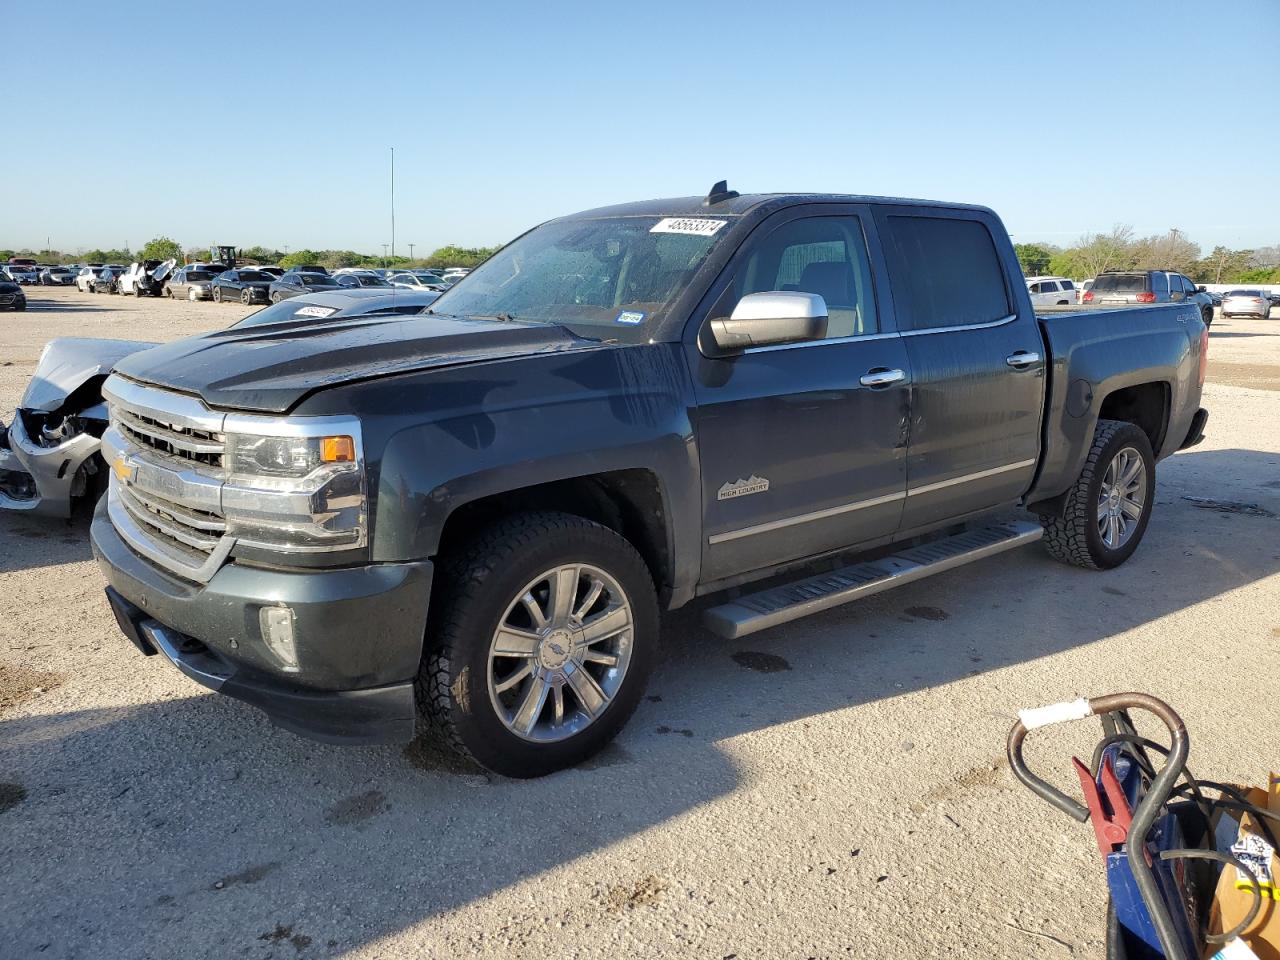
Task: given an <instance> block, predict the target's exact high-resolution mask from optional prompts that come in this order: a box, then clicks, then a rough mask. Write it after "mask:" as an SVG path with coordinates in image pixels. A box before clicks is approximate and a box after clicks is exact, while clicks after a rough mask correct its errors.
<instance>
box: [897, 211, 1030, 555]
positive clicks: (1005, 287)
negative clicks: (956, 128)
mask: <svg viewBox="0 0 1280 960" xmlns="http://www.w3.org/2000/svg"><path fill="white" fill-rule="evenodd" d="M876 217H877V223H878V224H879V227H880V235H881V238H882V242H883V244H884V247H885V254H886V257H887V259H888V262H889V273H890V278H891V281H892V283H891V286H892V289H893V299H894V306H895V310H896V313H897V322H898V325H899V328H900V329H901V330H902V336H903V339H904V341H905V342H906V347H907V359H908V362H909V363H910V365H911V372H912V377H913V380H914V385H913V390H912V399H911V433H910V445H909V449H908V452H907V499H906V506H905V508H904V511H903V518H902V532H904V533H905V532H906V531H908V530H913V529H917V528H920V527H925V526H929V525H932V524H935V523H938V522H939V521H943V520H947V519H952V518H959V517H961V516H963V515H965V514H968V513H972V512H974V511H979V510H984V509H987V508H989V507H994V506H998V505H1000V504H1004V503H1008V502H1010V501H1013V500H1016V499H1017V498H1018V497H1020V496H1021V495H1022V494H1023V493H1025V492H1026V490H1027V489H1028V488H1029V487H1030V486H1031V480H1032V478H1033V476H1034V474H1035V468H1036V463H1037V459H1038V457H1039V453H1040V420H1041V411H1042V406H1043V403H1044V392H1045V368H1044V351H1045V347H1044V344H1043V341H1042V339H1041V336H1040V328H1039V325H1038V323H1037V321H1036V319H1035V315H1034V313H1033V312H1032V310H1031V307H1030V304H1029V303H1028V301H1027V298H1025V297H1022V296H1020V295H1019V296H1015V295H1014V293H1015V290H1014V287H1013V286H1012V284H1011V283H1010V278H1011V277H1013V278H1018V276H1019V275H1018V273H1017V272H1016V271H1015V270H1014V268H1013V265H1014V264H1015V263H1016V261H1015V260H1014V257H1013V248H1012V247H1011V246H1010V244H1009V241H1008V238H1007V235H1006V234H1005V232H1004V229H1003V227H1002V226H1001V225H1000V223H999V221H998V220H996V218H995V217H994V216H992V215H991V214H988V213H986V212H985V211H976V210H947V209H938V208H922V207H884V208H879V207H878V208H877V212H876ZM997 238H999V239H998V240H997ZM1014 282H1017V283H1021V280H1020V279H1016V280H1015V281H1014ZM1019 293H1020V291H1019Z"/></svg>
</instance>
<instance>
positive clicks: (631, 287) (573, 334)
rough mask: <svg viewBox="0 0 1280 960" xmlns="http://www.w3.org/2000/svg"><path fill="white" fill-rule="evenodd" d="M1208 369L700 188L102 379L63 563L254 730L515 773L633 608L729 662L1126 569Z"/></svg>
mask: <svg viewBox="0 0 1280 960" xmlns="http://www.w3.org/2000/svg"><path fill="white" fill-rule="evenodd" d="M1206 344H1207V339H1206V330H1205V326H1204V324H1203V322H1202V321H1201V318H1200V312H1199V310H1198V309H1196V306H1195V305H1194V304H1189V303H1180V304H1170V305H1167V306H1155V307H1146V308H1143V307H1135V308H1130V309H1117V310H1092V311H1083V312H1075V313H1063V314H1059V315H1056V316H1052V317H1044V318H1037V316H1036V315H1035V313H1034V312H1033V310H1032V307H1031V302H1030V299H1029V296H1028V292H1027V287H1026V284H1025V283H1024V282H1023V278H1022V274H1021V271H1020V270H1019V267H1018V261H1017V259H1016V258H1015V256H1014V251H1013V247H1012V245H1011V243H1010V241H1009V237H1008V235H1007V234H1006V232H1005V230H1004V227H1003V226H1002V224H1001V222H1000V220H999V219H998V218H997V217H996V215H995V214H994V213H992V212H991V211H990V210H988V209H986V208H984V207H977V206H965V205H960V204H947V203H926V202H920V201H912V200H889V199H876V198H870V197H851V196H829V195H757V196H740V195H738V194H737V193H735V192H733V191H730V190H728V189H727V188H726V187H725V185H724V184H723V183H720V184H717V185H716V187H715V188H713V190H712V192H711V193H710V194H709V195H708V196H706V197H705V198H704V197H693V198H685V199H676V200H653V201H647V202H642V203H632V204H625V205H621V206H614V207H607V208H604V209H599V210H592V211H589V212H586V213H581V214H577V215H574V216H569V217H564V218H562V219H558V220H552V221H550V222H548V223H544V224H543V225H542V226H539V227H537V228H535V229H533V230H530V231H529V232H528V233H525V234H524V235H523V236H521V237H519V238H518V239H516V240H515V241H513V242H512V243H510V244H509V245H507V246H506V247H504V248H502V250H501V251H499V252H498V253H497V254H495V255H494V256H493V257H492V258H491V259H490V260H488V261H487V262H486V263H484V264H483V265H482V266H480V267H478V268H476V269H475V270H473V271H472V272H471V274H470V275H469V276H467V277H466V278H465V279H464V280H462V281H461V282H460V283H458V284H457V285H456V286H455V287H453V288H452V289H450V290H449V291H448V292H447V293H445V294H443V295H442V296H441V297H440V298H439V299H438V300H437V301H435V303H434V304H433V305H432V308H431V310H430V311H429V312H428V313H426V314H424V315H419V316H408V317H404V316H396V317H387V316H377V317H341V318H339V317H332V318H329V317H320V316H316V317H314V318H311V317H304V316H302V315H298V316H297V317H295V318H294V319H291V320H288V321H285V322H280V323H268V324H262V325H257V326H253V327H248V328H243V327H241V328H231V329H228V330H220V331H215V332H213V333H208V334H204V335H201V336H197V337H193V338H190V339H185V340H179V341H176V342H173V343H169V344H165V345H162V346H158V347H154V348H152V349H149V350H145V351H142V352H139V353H134V354H132V355H130V356H127V357H125V358H123V359H122V360H120V361H119V363H118V365H117V366H116V368H115V372H114V373H113V375H112V376H111V377H110V378H109V379H108V380H107V381H106V383H105V385H104V396H105V397H106V399H107V402H108V404H109V425H108V428H107V430H106V432H105V434H104V435H103V438H102V444H103V454H104V458H105V461H106V464H107V465H108V466H109V468H110V484H109V487H108V492H107V495H106V496H105V497H104V498H103V501H102V502H101V504H100V505H99V508H98V511H97V513H96V515H95V519H94V523H93V531H92V535H93V545H94V552H95V554H96V556H97V558H98V562H99V564H100V566H101V568H102V570H103V572H104V574H105V576H106V578H107V580H108V582H109V584H110V586H109V588H108V591H107V592H108V595H109V598H110V601H111V605H112V607H113V609H114V611H115V614H116V617H117V620H118V621H119V625H120V627H121V629H122V630H123V631H124V633H125V634H126V635H127V636H128V638H129V639H130V640H131V641H132V642H133V643H134V644H135V645H136V646H137V647H138V648H139V649H140V650H141V651H142V652H143V653H146V654H153V653H157V652H158V653H161V654H163V655H164V657H165V658H167V659H168V660H170V661H172V663H173V664H174V665H175V666H176V667H177V668H178V669H179V670H181V671H182V672H184V673H185V674H187V676H189V677H191V678H193V679H195V680H196V681H198V682H199V683H202V684H204V685H205V686H207V687H211V688H213V689H215V690H221V691H222V692H223V693H225V694H228V695H230V696H232V697H237V698H239V699H241V700H244V701H248V702H249V703H251V704H254V705H256V706H257V707H259V708H261V709H262V710H263V711H265V712H266V713H267V715H268V716H269V717H270V718H271V719H272V720H273V721H274V722H275V723H276V724H278V725H279V726H282V727H284V728H287V729H289V730H292V731H295V732H298V733H301V734H304V735H308V736H312V737H316V738H319V739H324V740H328V741H334V742H344V743H377V742H388V741H396V740H401V739H408V738H409V737H411V736H413V735H414V732H415V729H416V728H417V727H418V726H419V725H422V726H424V727H427V728H430V729H433V730H434V731H436V732H437V733H438V735H439V736H441V737H442V738H443V739H444V740H445V741H447V742H448V743H450V744H452V746H453V747H454V748H456V749H457V750H459V751H461V752H462V753H464V754H465V755H468V756H470V757H471V758H473V759H474V760H475V761H477V762H479V763H480V764H482V765H483V766H485V767H488V768H490V769H492V770H494V771H498V772H500V773H503V774H508V775H513V776H534V775H539V774H544V773H547V772H549V771H552V770H555V769H558V768H562V767H565V766H567V765H570V764H573V763H576V762H578V761H580V760H582V759H583V758H585V757H586V756H588V755H590V754H591V753H592V752H593V751H595V750H598V749H599V748H600V747H602V746H603V745H604V744H605V743H607V742H608V741H609V740H610V738H612V737H613V736H614V735H615V734H616V733H617V732H618V730H619V729H620V728H621V727H622V725H623V724H624V723H625V722H626V720H627V718H628V717H629V716H630V714H631V713H632V711H633V709H634V708H635V706H636V704H637V702H638V701H639V699H640V697H641V694H642V692H643V690H644V687H645V683H646V680H647V678H648V676H649V673H650V671H651V669H652V668H653V665H654V662H655V658H656V653H657V645H658V632H659V613H660V610H662V609H671V608H675V607H680V606H682V605H684V604H687V603H689V602H690V601H693V600H694V599H695V598H701V597H706V598H707V599H706V600H703V601H701V602H702V604H703V605H705V607H706V609H705V611H704V617H705V622H706V623H707V625H708V626H709V628H710V629H712V630H714V631H717V632H719V633H722V634H724V635H727V636H731V637H737V636H743V635H746V634H749V633H751V632H752V631H755V630H760V629H764V628H767V627H771V626H774V625H776V624H780V623H784V622H786V621H788V620H791V619H794V618H796V617H799V616H802V615H805V614H808V613H812V612H815V611H819V610H823V609H827V608H829V607H832V606H834V605H836V604H839V603H843V602H846V601H850V600H854V599H857V598H859V597H862V596H866V595H868V594H872V593H875V592H877V591H879V590H884V589H886V588H889V587H892V586H896V585H899V584H903V583H908V582H911V581H913V580H916V579H919V578H921V577H924V576H927V575H929V574H931V573H935V572H937V571H941V570H946V569H950V568H952V567H955V566H957V565H959V564H961V563H965V562H967V561H970V560H976V559H979V558H982V557H986V556H990V555H992V554H995V553H998V552H1000V551H1003V550H1008V549H1010V548H1013V547H1017V546H1020V545H1022V544H1025V543H1029V542H1030V541H1033V540H1037V539H1043V541H1044V543H1045V545H1046V546H1047V547H1048V549H1049V551H1050V553H1052V554H1053V555H1054V556H1055V557H1057V558H1058V559H1060V560H1063V561H1065V562H1068V563H1073V564H1077V565H1080V566H1084V567H1092V568H1107V567H1114V566H1116V565H1117V564H1120V563H1122V562H1124V560H1126V559H1127V558H1128V557H1129V555H1130V554H1132V553H1133V551H1134V549H1135V548H1136V547H1137V546H1138V543H1139V541H1140V540H1141V539H1142V536H1143V532H1144V531H1145V529H1146V526H1147V523H1148V521H1149V520H1150V518H1151V511H1152V507H1153V504H1154V492H1155V466H1156V463H1157V462H1158V461H1159V460H1160V459H1161V458H1163V457H1167V456H1169V455H1170V454H1172V453H1174V452H1175V451H1177V450H1179V449H1181V448H1183V447H1187V446H1190V445H1192V444H1194V443H1196V442H1197V441H1198V440H1199V439H1200V438H1201V435H1202V432H1203V428H1204V424H1205V419H1206V412H1205V411H1204V410H1202V409H1200V405H1199V403H1200V393H1201V384H1202V382H1203V379H1204V372H1205V359H1206ZM1010 511H1022V512H1010ZM730 588H734V589H732V590H731V589H730Z"/></svg>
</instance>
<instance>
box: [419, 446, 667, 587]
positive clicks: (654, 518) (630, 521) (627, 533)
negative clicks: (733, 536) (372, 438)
mask: <svg viewBox="0 0 1280 960" xmlns="http://www.w3.org/2000/svg"><path fill="white" fill-rule="evenodd" d="M531 510H558V511H561V512H563V513H572V514H575V515H576V516H580V517H585V518H586V519H588V520H594V521H595V522H596V523H599V524H601V525H603V526H606V527H608V528H609V529H610V530H613V531H614V532H615V533H617V534H619V535H620V536H622V537H624V538H626V539H627V540H628V541H629V542H630V543H631V545H632V546H634V547H635V548H636V550H638V551H639V553H640V556H641V557H643V558H644V562H645V564H646V565H647V566H648V567H649V572H650V573H651V574H652V575H653V580H654V583H655V584H656V585H657V587H658V589H659V590H662V589H663V588H670V586H671V579H672V578H671V551H670V547H669V541H668V538H667V513H666V508H665V506H664V505H663V500H662V490H661V488H660V486H659V485H658V478H657V477H656V476H655V475H654V474H653V473H651V472H649V471H648V470H615V471H611V472H609V473H600V474H594V475H592V476H588V477H572V478H570V479H566V480H556V481H553V482H551V483H540V484H537V485H535V486H531V487H523V488H520V489H518V490H506V491H503V492H502V493H498V494H493V495H492V496H488V497H481V498H480V499H478V500H472V501H470V502H468V503H464V504H463V505H462V506H460V507H458V508H457V509H456V510H454V511H453V513H451V514H449V517H448V519H447V520H446V521H445V525H444V529H443V531H441V534H440V549H439V551H438V554H439V555H448V554H450V553H454V552H456V551H457V550H458V549H459V548H460V547H461V546H462V544H463V542H464V540H465V539H467V538H469V537H472V536H474V535H475V533H476V531H477V530H478V529H480V528H481V527H482V526H487V525H488V524H490V523H492V522H494V521H495V520H498V519H500V518H502V517H505V516H510V515H511V514H514V513H526V512H528V511H531Z"/></svg>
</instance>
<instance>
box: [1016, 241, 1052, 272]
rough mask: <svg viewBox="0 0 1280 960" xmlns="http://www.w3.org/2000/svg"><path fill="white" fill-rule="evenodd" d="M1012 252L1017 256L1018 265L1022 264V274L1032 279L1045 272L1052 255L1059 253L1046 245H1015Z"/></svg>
mask: <svg viewBox="0 0 1280 960" xmlns="http://www.w3.org/2000/svg"><path fill="white" fill-rule="evenodd" d="M1013 252H1014V253H1015V254H1017V256H1018V263H1020V264H1022V272H1023V273H1025V274H1026V275H1027V276H1029V277H1034V276H1037V275H1039V274H1043V273H1044V272H1045V271H1047V270H1048V269H1049V262H1050V261H1051V260H1052V259H1053V256H1054V254H1056V253H1059V252H1060V251H1059V249H1058V248H1057V247H1053V246H1050V245H1049V244H1046V243H1015V244H1014V245H1013Z"/></svg>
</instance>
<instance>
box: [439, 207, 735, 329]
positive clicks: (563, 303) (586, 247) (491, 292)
mask: <svg viewBox="0 0 1280 960" xmlns="http://www.w3.org/2000/svg"><path fill="white" fill-rule="evenodd" d="M726 223H727V221H726V220H722V219H710V218H659V217H614V218H608V219H601V220H557V221H553V222H552V223H547V224H544V225H542V226H541V227H538V228H537V229H536V230H533V231H531V232H530V233H527V234H525V235H524V236H523V237H521V238H520V239H519V240H516V241H515V242H514V243H512V244H510V245H509V246H507V247H504V248H503V249H502V250H500V251H499V252H498V253H496V254H494V255H493V256H492V257H491V258H490V259H488V260H486V261H485V262H484V263H483V264H481V265H480V266H479V267H477V268H476V269H474V270H472V271H471V273H470V274H469V275H468V276H467V279H466V283H463V284H460V285H459V286H456V287H454V288H452V289H451V290H449V291H448V292H447V293H445V294H444V295H443V296H441V297H440V299H439V300H437V301H436V302H435V303H434V304H433V305H432V312H433V313H447V314H452V315H454V316H463V317H474V316H483V317H489V316H497V317H509V318H511V319H516V320H532V321H536V322H543V323H563V324H565V325H568V326H575V325H586V326H598V327H607V328H612V329H614V330H617V329H619V328H620V327H621V328H625V327H628V326H629V327H640V326H646V325H648V324H650V323H651V322H652V321H654V320H657V319H659V318H660V317H661V316H662V315H663V313H664V312H665V311H666V309H667V308H668V306H669V305H670V303H671V301H672V300H674V299H675V297H676V295H677V294H678V293H679V292H680V290H681V288H682V287H684V286H685V285H686V284H687V283H688V282H689V280H690V278H691V277H692V276H693V274H694V272H695V271H696V270H697V269H698V267H699V266H700V265H701V264H702V262H703V260H705V259H706V257H707V254H708V253H709V252H710V251H711V249H712V248H713V247H714V246H715V244H716V242H717V241H718V240H719V239H720V237H721V236H723V235H724V233H726V232H727V231H725V230H723V229H722V228H723V227H724V226H725V224H726Z"/></svg>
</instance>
